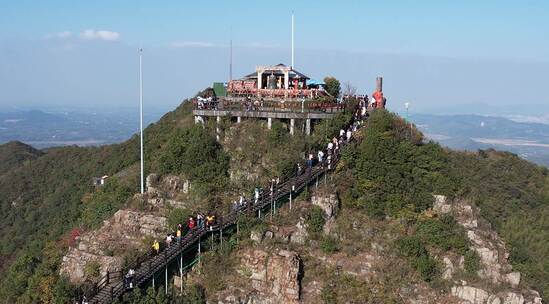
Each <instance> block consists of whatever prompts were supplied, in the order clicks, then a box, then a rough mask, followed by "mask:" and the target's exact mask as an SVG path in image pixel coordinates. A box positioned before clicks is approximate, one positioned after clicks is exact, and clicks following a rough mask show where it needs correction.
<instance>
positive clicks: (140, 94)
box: [139, 48, 145, 194]
mask: <svg viewBox="0 0 549 304" xmlns="http://www.w3.org/2000/svg"><path fill="white" fill-rule="evenodd" d="M139 132H140V134H139V135H140V138H141V143H140V146H141V194H143V193H145V186H144V184H143V49H142V48H140V49H139Z"/></svg>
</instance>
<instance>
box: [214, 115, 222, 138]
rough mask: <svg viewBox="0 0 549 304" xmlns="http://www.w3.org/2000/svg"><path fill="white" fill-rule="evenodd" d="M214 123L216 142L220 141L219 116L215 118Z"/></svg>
mask: <svg viewBox="0 0 549 304" xmlns="http://www.w3.org/2000/svg"><path fill="white" fill-rule="evenodd" d="M216 122H217V124H218V125H217V126H216V127H215V137H216V139H217V141H220V140H221V129H220V128H219V124H220V123H221V116H216Z"/></svg>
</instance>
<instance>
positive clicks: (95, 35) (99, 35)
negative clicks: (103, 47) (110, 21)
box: [80, 30, 120, 41]
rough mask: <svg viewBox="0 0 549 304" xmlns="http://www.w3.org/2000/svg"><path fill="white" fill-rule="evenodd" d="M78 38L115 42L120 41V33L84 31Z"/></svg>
mask: <svg viewBox="0 0 549 304" xmlns="http://www.w3.org/2000/svg"><path fill="white" fill-rule="evenodd" d="M80 38H82V39H85V40H104V41H117V40H118V39H120V33H118V32H111V31H105V30H99V31H96V30H85V31H83V32H81V33H80Z"/></svg>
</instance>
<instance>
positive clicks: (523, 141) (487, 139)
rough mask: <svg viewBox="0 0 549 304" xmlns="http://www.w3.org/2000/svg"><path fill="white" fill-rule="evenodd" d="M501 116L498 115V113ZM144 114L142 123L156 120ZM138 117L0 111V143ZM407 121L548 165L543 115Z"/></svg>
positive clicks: (457, 142) (105, 137) (80, 141)
mask: <svg viewBox="0 0 549 304" xmlns="http://www.w3.org/2000/svg"><path fill="white" fill-rule="evenodd" d="M502 115H503V114H502ZM160 116H161V114H160V112H158V113H154V112H151V113H148V114H147V115H146V116H145V124H149V123H150V122H153V121H155V120H157V119H158V118H160ZM138 119H139V117H138V115H137V113H135V112H131V111H129V110H124V111H115V112H111V113H93V112H85V111H52V112H49V111H48V112H46V111H39V110H19V111H10V112H0V144H2V143H6V142H10V141H21V142H24V143H26V144H29V145H31V146H33V147H35V148H38V149H42V148H48V147H53V146H66V145H78V146H97V145H103V144H110V143H118V142H121V141H124V140H126V139H128V138H129V137H130V136H132V135H133V134H135V133H136V132H137V131H138V130H139V129H138V126H139V125H138V123H139V121H138ZM410 120H411V121H412V122H414V123H415V124H416V125H417V126H418V127H419V129H421V130H422V131H423V132H424V133H425V134H426V136H427V137H428V138H429V139H432V140H434V141H437V142H440V143H441V144H442V145H445V146H447V147H450V148H453V149H458V150H468V151H476V150H478V149H488V148H495V149H497V150H504V151H510V152H513V153H516V154H518V155H520V156H521V157H523V158H525V159H527V160H530V161H533V162H536V163H538V164H543V165H545V166H549V124H545V123H539V121H549V117H546V116H539V115H537V116H517V115H510V114H509V115H508V116H506V117H500V116H484V115H470V114H463V115H461V114H460V115H433V114H413V115H411V116H410Z"/></svg>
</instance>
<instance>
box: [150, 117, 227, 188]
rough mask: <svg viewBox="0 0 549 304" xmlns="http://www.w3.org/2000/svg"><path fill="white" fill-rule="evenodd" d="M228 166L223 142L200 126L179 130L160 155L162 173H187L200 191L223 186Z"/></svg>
mask: <svg viewBox="0 0 549 304" xmlns="http://www.w3.org/2000/svg"><path fill="white" fill-rule="evenodd" d="M228 168H229V157H228V156H227V154H226V153H225V152H224V151H223V149H222V147H221V145H220V144H219V143H218V142H217V141H216V140H215V138H214V137H213V136H212V135H211V134H210V133H208V131H207V130H206V129H204V128H203V127H201V126H198V125H195V126H192V127H189V128H183V129H178V130H177V131H176V132H175V133H174V134H173V136H172V137H171V138H170V139H169V140H168V143H167V147H166V149H165V150H164V152H163V153H162V155H161V157H160V169H161V171H162V173H171V174H183V175H185V176H186V177H187V178H189V179H190V180H191V182H192V183H193V189H195V190H196V191H197V192H198V193H200V194H208V193H210V192H212V191H215V190H216V189H221V188H223V187H224V186H225V185H226V184H227V182H228V173H227V170H228Z"/></svg>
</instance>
